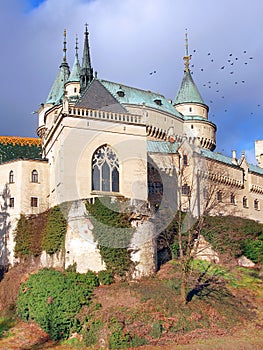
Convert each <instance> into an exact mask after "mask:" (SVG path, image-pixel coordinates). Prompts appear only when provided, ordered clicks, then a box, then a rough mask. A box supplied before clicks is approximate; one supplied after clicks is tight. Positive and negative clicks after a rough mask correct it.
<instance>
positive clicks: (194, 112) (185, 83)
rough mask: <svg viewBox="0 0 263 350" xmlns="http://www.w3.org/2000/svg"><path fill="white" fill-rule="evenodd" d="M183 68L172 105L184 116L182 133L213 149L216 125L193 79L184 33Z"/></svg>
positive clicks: (186, 38)
mask: <svg viewBox="0 0 263 350" xmlns="http://www.w3.org/2000/svg"><path fill="white" fill-rule="evenodd" d="M185 42H186V54H185V56H184V58H183V59H184V61H185V68H184V76H183V80H182V83H181V86H180V88H179V90H178V92H177V95H176V97H175V99H174V103H173V104H174V107H175V109H176V110H177V111H178V112H180V113H181V114H182V115H183V116H184V133H185V134H186V136H187V137H188V138H198V139H199V141H200V144H201V147H203V148H207V149H210V150H212V151H213V150H214V149H215V147H216V140H215V136H216V135H215V134H216V125H215V124H214V123H212V122H210V121H208V111H209V108H208V106H207V105H206V104H205V102H204V100H203V98H202V96H201V94H200V92H199V91H198V88H197V86H196V84H195V82H194V80H193V77H192V73H191V70H190V68H189V64H190V60H191V57H192V56H191V55H189V51H188V36H187V32H186V34H185Z"/></svg>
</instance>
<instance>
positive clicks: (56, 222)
mask: <svg viewBox="0 0 263 350" xmlns="http://www.w3.org/2000/svg"><path fill="white" fill-rule="evenodd" d="M66 230H67V220H66V217H65V211H64V208H63V210H62V209H61V207H60V206H56V207H53V208H51V209H49V210H47V211H46V212H44V213H41V214H38V215H29V216H25V215H23V214H22V215H21V216H20V219H19V220H18V222H17V226H16V230H15V242H16V245H15V256H16V257H18V258H20V259H25V258H27V257H29V256H39V255H40V254H41V252H42V251H43V250H45V251H46V252H47V253H48V254H54V253H56V252H58V251H59V250H60V249H61V248H62V247H63V245H64V241H65V234H66Z"/></svg>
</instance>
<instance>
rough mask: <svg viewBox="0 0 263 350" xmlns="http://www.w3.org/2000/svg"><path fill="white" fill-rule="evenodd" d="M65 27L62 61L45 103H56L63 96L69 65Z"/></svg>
mask: <svg viewBox="0 0 263 350" xmlns="http://www.w3.org/2000/svg"><path fill="white" fill-rule="evenodd" d="M66 35H67V32H66V29H65V30H64V42H63V44H64V46H63V52H64V56H63V60H62V63H61V65H60V67H59V71H58V74H57V76H56V79H55V81H54V83H53V85H52V88H51V90H50V92H49V94H48V98H47V100H46V103H57V102H59V101H60V99H61V98H62V97H63V93H64V84H65V83H66V81H67V80H68V78H69V75H70V70H69V65H68V63H67V56H66V53H67V40H66Z"/></svg>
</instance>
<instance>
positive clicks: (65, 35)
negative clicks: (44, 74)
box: [63, 29, 67, 62]
mask: <svg viewBox="0 0 263 350" xmlns="http://www.w3.org/2000/svg"><path fill="white" fill-rule="evenodd" d="M63 52H64V57H63V61H64V62H66V61H67V56H66V53H67V31H66V29H64V47H63Z"/></svg>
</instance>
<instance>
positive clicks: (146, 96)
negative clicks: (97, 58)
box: [100, 80, 183, 119]
mask: <svg viewBox="0 0 263 350" xmlns="http://www.w3.org/2000/svg"><path fill="white" fill-rule="evenodd" d="M100 82H101V83H102V84H103V86H105V88H106V89H107V90H108V91H109V92H110V93H111V94H112V95H113V96H114V97H115V98H116V99H117V101H118V102H119V103H121V104H123V105H129V104H130V105H141V106H142V107H143V105H145V106H147V107H152V108H155V109H158V110H160V111H163V112H167V113H170V114H172V115H174V116H176V117H178V118H181V119H182V118H183V116H182V115H181V113H179V112H178V111H176V109H175V108H174V107H173V105H172V104H171V103H170V102H169V101H168V100H167V99H166V98H165V97H164V96H163V95H160V94H158V93H154V92H151V91H146V90H140V89H137V88H133V87H130V86H125V85H122V84H117V83H113V82H110V81H105V80H100Z"/></svg>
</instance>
